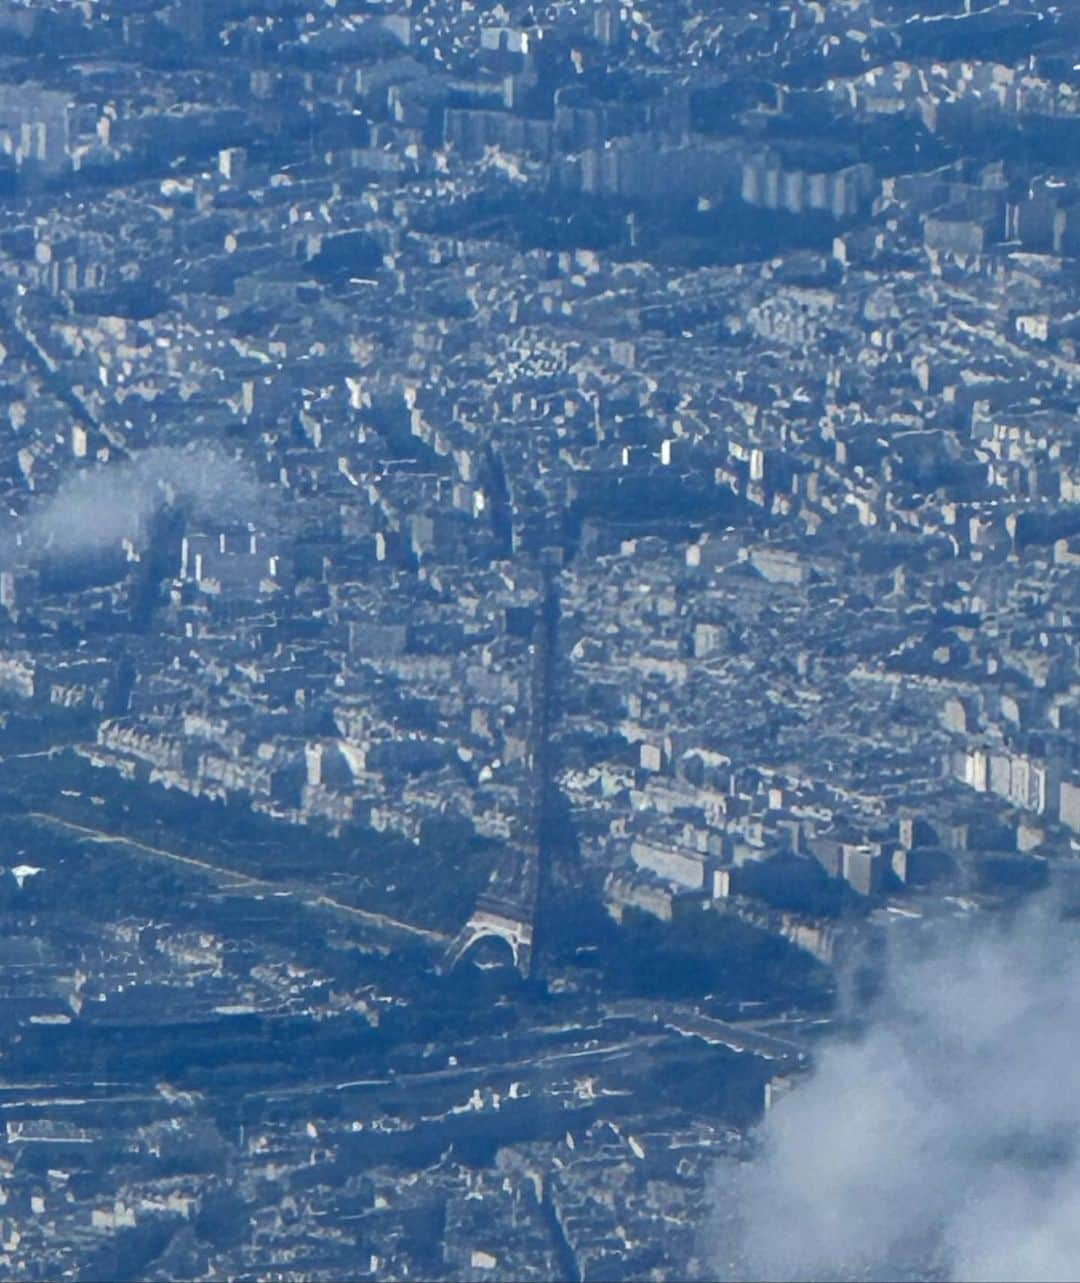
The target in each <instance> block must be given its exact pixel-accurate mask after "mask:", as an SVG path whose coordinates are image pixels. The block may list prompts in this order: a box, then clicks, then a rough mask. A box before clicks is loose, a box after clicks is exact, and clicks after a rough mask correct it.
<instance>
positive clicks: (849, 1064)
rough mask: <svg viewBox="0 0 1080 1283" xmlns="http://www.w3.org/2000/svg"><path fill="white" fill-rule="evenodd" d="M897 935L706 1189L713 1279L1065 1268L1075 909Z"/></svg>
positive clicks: (1079, 1085)
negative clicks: (877, 984) (872, 981)
mask: <svg viewBox="0 0 1080 1283" xmlns="http://www.w3.org/2000/svg"><path fill="white" fill-rule="evenodd" d="M917 934H918V939H917V940H911V939H909V940H907V941H905V942H904V943H903V944H901V945H898V946H896V948H895V950H894V956H893V957H892V958H891V959H890V968H889V973H890V980H889V981H888V983H887V992H886V993H885V994H884V996H883V997H882V998H881V1000H880V1001H879V1003H878V1004H877V1008H876V1010H875V1012H874V1014H873V1019H872V1021H871V1024H870V1026H869V1032H868V1033H867V1034H866V1035H865V1036H863V1037H862V1038H861V1039H859V1040H858V1041H856V1042H843V1043H840V1042H837V1043H834V1044H832V1045H828V1046H826V1047H824V1048H823V1049H822V1051H821V1052H820V1054H819V1055H818V1057H817V1063H816V1067H815V1069H814V1071H813V1074H812V1077H811V1078H810V1079H809V1080H807V1081H806V1082H804V1083H802V1084H800V1085H799V1086H798V1087H797V1088H796V1089H795V1091H793V1092H792V1093H791V1094H790V1095H789V1096H787V1097H785V1098H784V1099H783V1100H781V1101H780V1102H778V1104H777V1105H776V1107H775V1108H774V1109H773V1110H772V1111H771V1112H770V1114H769V1115H767V1117H766V1120H765V1122H764V1123H763V1125H762V1135H761V1140H762V1148H761V1152H760V1154H759V1155H758V1157H757V1158H756V1159H755V1160H753V1161H752V1162H749V1163H744V1164H738V1165H736V1164H734V1163H732V1164H726V1165H724V1166H723V1167H722V1168H721V1169H720V1170H719V1171H718V1172H717V1173H716V1177H715V1181H714V1188H713V1191H712V1204H711V1205H712V1207H713V1209H714V1211H713V1218H714V1219H713V1223H712V1224H711V1225H710V1227H709V1236H710V1251H711V1253H712V1255H713V1260H714V1263H715V1271H716V1273H717V1275H718V1276H719V1277H723V1278H727V1279H743V1278H752V1279H761V1278H769V1279H776V1280H782V1279H805V1280H811V1279H814V1280H846V1279H903V1278H910V1279H957V1280H992V1279H1016V1280H1041V1281H1048V1280H1062V1279H1080V1148H1078V1140H1080V927H1078V926H1077V924H1076V923H1074V922H1069V921H1063V920H1062V919H1061V917H1060V915H1059V914H1057V913H1056V912H1055V911H1054V910H1053V909H1052V908H1051V907H1050V906H1049V905H1048V904H1046V903H1043V904H1041V905H1039V906H1037V907H1035V908H1032V909H1029V910H1026V911H1025V912H1024V913H1023V914H1022V915H1021V916H1019V917H1018V918H1016V919H1014V920H1013V921H1011V922H1005V921H1004V920H1001V919H994V920H987V919H980V920H979V921H977V922H975V921H972V922H970V923H968V924H963V925H959V926H958V927H957V929H956V930H950V931H949V932H948V933H947V938H946V939H944V940H942V939H937V940H933V941H931V940H929V939H927V938H926V936H925V934H924V933H923V932H921V931H920V932H918V933H917Z"/></svg>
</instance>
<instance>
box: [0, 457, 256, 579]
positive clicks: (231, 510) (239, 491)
mask: <svg viewBox="0 0 1080 1283" xmlns="http://www.w3.org/2000/svg"><path fill="white" fill-rule="evenodd" d="M166 506H171V507H181V508H184V509H185V510H186V511H187V512H188V513H189V514H190V516H191V517H192V519H193V520H195V521H196V522H199V521H212V522H213V523H214V524H215V525H224V524H228V523H229V522H234V521H248V520H252V519H254V517H255V514H256V512H257V492H256V482H255V478H254V476H253V475H252V474H251V473H250V471H249V470H248V469H247V468H246V467H245V466H244V465H243V464H242V463H240V462H238V461H237V460H236V459H233V458H231V457H230V456H229V455H227V454H225V453H224V452H223V451H222V450H220V449H219V448H218V447H216V446H213V445H206V444H201V443H200V445H199V446H198V447H197V448H196V447H185V448H181V447H173V446H161V447H157V448H154V449H151V450H146V451H144V452H143V453H141V454H138V455H136V456H134V457H133V458H131V459H128V460H123V461H121V462H117V463H109V464H103V465H100V466H98V467H96V468H91V469H88V470H86V471H82V472H77V473H74V474H73V475H72V476H70V477H69V478H67V479H66V480H65V481H63V482H62V483H61V485H60V487H59V489H58V490H57V491H56V493H55V494H53V495H50V496H49V497H48V498H47V499H45V500H43V501H42V502H41V503H40V504H39V505H38V506H37V507H35V508H33V509H31V512H30V514H29V516H28V518H27V520H26V521H25V522H24V523H23V524H22V527H21V530H20V532H19V536H20V543H21V547H22V549H23V551H24V553H29V554H30V555H35V554H38V553H42V552H44V553H48V554H49V555H51V556H54V557H59V558H65V557H91V556H94V555H96V554H97V553H102V552H108V551H110V550H111V549H114V548H117V547H118V546H119V544H120V542H121V541H122V540H123V539H130V540H131V541H132V542H133V543H134V544H135V546H136V547H139V546H141V545H142V544H143V543H145V540H146V538H147V535H148V532H149V528H150V523H151V521H152V520H153V518H154V516H155V514H156V513H157V512H159V511H160V510H161V509H162V508H164V507H166ZM6 543H7V549H6V551H9V552H10V548H11V541H10V540H8V541H6Z"/></svg>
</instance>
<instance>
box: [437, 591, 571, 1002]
mask: <svg viewBox="0 0 1080 1283" xmlns="http://www.w3.org/2000/svg"><path fill="white" fill-rule="evenodd" d="M544 584H545V593H544V603H543V608H542V613H541V616H540V618H539V620H538V621H537V626H536V627H535V628H534V630H533V632H534V641H533V648H532V649H533V655H532V677H531V682H530V696H531V708H530V726H529V755H528V768H529V783H528V785H527V786H526V790H525V791H526V795H527V796H526V797H524V798H523V799H522V802H523V805H522V808H521V809H522V815H523V821H522V826H521V833H520V835H519V837H518V840H517V841H516V842H515V843H514V845H513V846H512V847H511V849H510V850H509V851H508V852H507V854H506V856H505V857H504V858H503V859H502V860H501V861H499V863H498V864H497V865H496V866H495V868H494V869H493V870H492V874H491V878H490V880H489V882H488V885H487V887H486V888H485V889H484V890H483V891H482V892H481V893H480V895H479V896H478V897H477V901H476V907H475V908H474V909H473V911H472V913H471V914H470V915H469V920H468V921H467V922H466V923H465V925H464V926H463V927H462V928H461V930H460V931H459V932H458V933H457V935H456V936H455V937H454V939H453V940H452V941H451V942H450V945H449V946H448V948H447V950H446V953H445V954H444V956H443V959H442V962H441V964H440V967H439V970H440V971H442V972H444V973H445V972H447V971H450V970H451V969H452V968H453V967H454V966H456V965H457V963H458V962H459V961H460V960H461V959H462V958H463V957H464V955H465V954H466V953H468V951H469V950H470V949H471V948H472V947H473V945H475V944H476V943H477V942H478V941H480V940H483V939H485V938H492V937H493V938H496V939H500V940H503V941H505V942H506V944H508V945H509V946H510V952H511V954H512V955H513V959H514V966H515V967H516V968H517V969H518V971H519V972H520V973H521V975H522V976H523V977H524V978H525V979H528V977H529V974H530V972H531V970H532V962H533V941H534V935H535V927H536V910H537V903H538V901H539V898H540V882H541V872H542V861H543V858H544V854H543V851H544V842H543V831H544V803H545V798H546V791H547V789H548V787H549V780H548V777H549V763H548V718H549V705H550V700H551V678H552V665H553V659H554V648H555V646H554V643H555V630H556V625H557V620H558V599H557V596H556V590H555V586H554V583H553V582H552V577H551V573H550V571H546V572H545V576H544Z"/></svg>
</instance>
